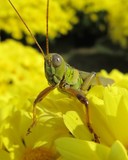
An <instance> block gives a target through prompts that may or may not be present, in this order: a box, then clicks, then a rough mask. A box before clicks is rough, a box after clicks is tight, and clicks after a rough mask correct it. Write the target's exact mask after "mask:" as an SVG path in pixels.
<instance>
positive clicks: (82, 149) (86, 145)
mask: <svg viewBox="0 0 128 160" xmlns="http://www.w3.org/2000/svg"><path fill="white" fill-rule="evenodd" d="M55 143H56V147H57V150H58V151H59V153H60V154H61V156H62V157H63V159H64V160H86V159H87V160H106V159H107V156H108V153H109V148H108V147H105V146H103V145H101V144H97V143H94V142H88V141H83V140H79V139H73V138H59V139H57V140H56V141H55Z"/></svg>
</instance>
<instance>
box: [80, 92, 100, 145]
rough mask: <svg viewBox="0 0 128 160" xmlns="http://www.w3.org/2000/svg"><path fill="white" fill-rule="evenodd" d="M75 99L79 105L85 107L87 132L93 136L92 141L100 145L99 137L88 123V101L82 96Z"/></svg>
mask: <svg viewBox="0 0 128 160" xmlns="http://www.w3.org/2000/svg"><path fill="white" fill-rule="evenodd" d="M77 99H78V100H79V101H80V102H81V103H83V104H84V105H85V107H86V113H87V115H86V120H87V127H88V129H89V131H90V132H91V133H93V134H94V141H95V142H97V143H100V141H99V137H98V136H97V134H96V133H95V132H94V130H93V128H92V126H91V123H90V117H89V107H88V100H87V98H86V97H85V96H82V95H81V94H77Z"/></svg>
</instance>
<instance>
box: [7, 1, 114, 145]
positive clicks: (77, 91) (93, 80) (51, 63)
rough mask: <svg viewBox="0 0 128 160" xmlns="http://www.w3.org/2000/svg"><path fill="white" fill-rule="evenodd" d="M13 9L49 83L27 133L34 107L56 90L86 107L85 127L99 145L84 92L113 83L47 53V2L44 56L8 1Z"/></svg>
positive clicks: (39, 97)
mask: <svg viewBox="0 0 128 160" xmlns="http://www.w3.org/2000/svg"><path fill="white" fill-rule="evenodd" d="M8 1H9V3H10V4H11V6H12V7H13V9H14V10H15V11H16V13H17V15H18V16H19V18H20V19H21V21H22V22H23V24H24V25H25V26H26V28H27V30H28V31H29V33H30V34H31V36H32V38H33V39H34V41H35V43H36V44H37V46H38V48H39V49H40V51H41V53H42V55H43V57H44V61H45V62H44V68H45V75H46V78H47V81H48V83H49V87H47V88H45V89H44V90H43V91H41V92H40V93H39V95H38V96H37V98H36V99H35V101H34V103H33V122H32V124H31V126H30V127H29V128H28V133H30V132H31V128H32V127H33V126H34V125H35V123H36V105H37V103H39V102H40V101H42V100H43V99H44V98H45V97H46V96H47V95H48V94H49V93H50V92H51V91H52V90H54V89H55V88H57V89H58V90H59V91H60V92H62V93H66V94H69V95H71V96H73V97H76V98H77V99H78V100H79V101H80V102H81V103H82V104H84V105H85V107H86V113H87V114H86V121H87V127H88V129H89V131H90V132H91V133H93V134H94V141H96V142H98V143H99V139H98V136H97V135H96V133H95V132H94V130H93V128H92V126H91V123H90V118H89V108H88V100H87V98H86V96H85V91H88V90H89V89H90V87H91V86H92V85H95V84H102V85H104V86H106V85H108V84H112V83H113V82H114V81H113V80H111V79H108V78H104V77H100V76H98V75H97V74H96V73H95V72H91V73H88V72H84V71H79V70H77V69H75V68H73V67H71V66H70V65H69V64H67V63H66V62H65V61H64V59H63V57H62V56H60V55H59V54H57V53H49V46H48V9H49V0H47V14H46V54H44V51H43V49H42V48H41V47H40V45H39V43H38V42H37V40H36V39H35V37H34V35H33V34H32V32H31V31H30V29H29V27H28V26H27V24H26V23H25V22H24V20H23V19H22V17H21V15H20V14H19V12H18V11H17V10H16V8H15V7H14V5H13V4H12V2H11V1H10V0H8Z"/></svg>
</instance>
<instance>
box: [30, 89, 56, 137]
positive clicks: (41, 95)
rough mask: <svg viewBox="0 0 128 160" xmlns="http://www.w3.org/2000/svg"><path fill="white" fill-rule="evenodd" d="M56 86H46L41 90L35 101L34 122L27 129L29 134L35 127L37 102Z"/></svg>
mask: <svg viewBox="0 0 128 160" xmlns="http://www.w3.org/2000/svg"><path fill="white" fill-rule="evenodd" d="M55 87H56V86H49V87H47V88H45V89H44V90H43V91H41V92H40V93H39V94H38V96H37V98H36V99H35V101H34V103H33V121H32V124H31V125H30V127H29V128H28V130H27V135H28V134H29V133H31V129H32V128H33V126H34V125H35V124H36V105H37V103H39V102H40V101H42V100H43V99H44V98H45V96H46V95H48V94H49V93H50V92H51V91H52V90H53V89H55Z"/></svg>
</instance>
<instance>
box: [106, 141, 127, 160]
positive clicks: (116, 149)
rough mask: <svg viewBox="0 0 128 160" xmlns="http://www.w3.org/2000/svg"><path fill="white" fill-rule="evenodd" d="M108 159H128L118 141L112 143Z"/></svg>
mask: <svg viewBox="0 0 128 160" xmlns="http://www.w3.org/2000/svg"><path fill="white" fill-rule="evenodd" d="M108 160H128V155H127V151H126V149H125V148H124V146H123V145H122V144H121V143H120V142H119V141H116V142H115V143H114V144H113V145H112V147H111V151H110V153H109V156H108Z"/></svg>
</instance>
